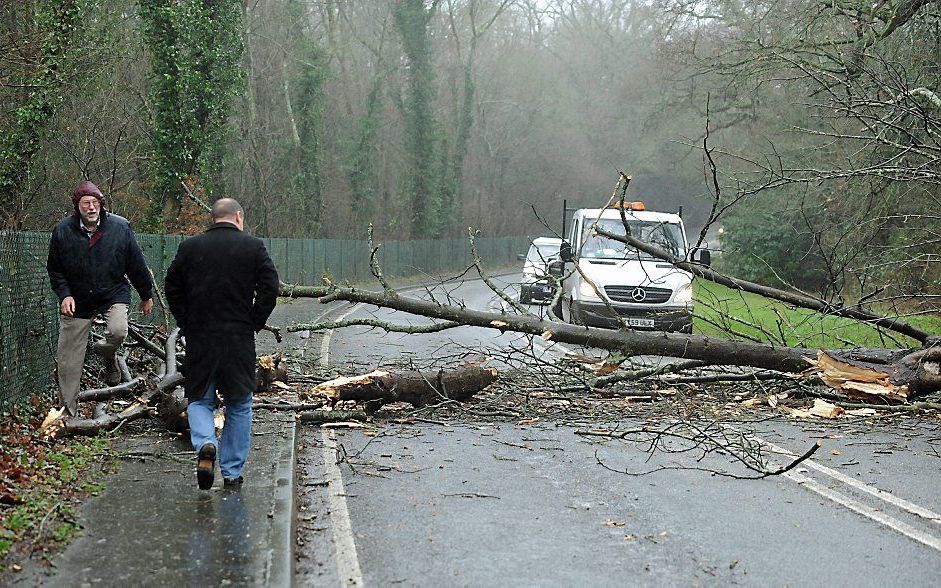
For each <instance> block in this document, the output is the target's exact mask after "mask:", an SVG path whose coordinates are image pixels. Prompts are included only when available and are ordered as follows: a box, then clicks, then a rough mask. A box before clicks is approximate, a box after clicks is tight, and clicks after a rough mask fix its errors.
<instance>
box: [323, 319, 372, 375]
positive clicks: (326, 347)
mask: <svg viewBox="0 0 941 588" xmlns="http://www.w3.org/2000/svg"><path fill="white" fill-rule="evenodd" d="M360 306H363V304H362V303H360V304H354V305H353V307H352V308H350V309H349V310H347V311H346V312H344V313H343V314H341V315H340V316H339V317H337V319H336V320H335V321H334V322H337V323H338V322H340V321H342V320H343V319H345V318H346V317H348V316H350V315H351V314H353V313H354V312H356V311H357V310H358V309H359V307H360ZM324 314H326V313H324ZM321 316H323V315H321ZM332 336H333V329H330V330H328V331H324V334H323V339H321V340H320V366H321V367H322V368H324V369H328V368H329V367H330V337H332Z"/></svg>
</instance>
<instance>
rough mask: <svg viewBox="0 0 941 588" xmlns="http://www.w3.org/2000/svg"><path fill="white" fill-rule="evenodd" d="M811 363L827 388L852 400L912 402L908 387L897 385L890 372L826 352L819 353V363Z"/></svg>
mask: <svg viewBox="0 0 941 588" xmlns="http://www.w3.org/2000/svg"><path fill="white" fill-rule="evenodd" d="M807 361H809V362H810V363H811V364H812V365H813V366H814V368H813V370H814V371H815V372H816V373H817V374H818V375H819V376H820V379H821V380H823V382H824V383H825V384H826V385H827V386H830V387H831V388H833V389H834V390H838V391H840V392H842V393H843V394H845V395H846V396H847V397H848V398H854V399H859V400H867V401H876V402H878V401H879V400H880V399H881V400H883V401H890V402H893V403H900V402H907V401H908V384H902V385H896V384H893V383H892V376H891V374H888V373H886V372H881V371H878V370H875V369H871V368H869V367H864V366H860V365H854V364H852V363H848V362H846V361H843V360H840V359H837V358H835V357H833V356H832V355H830V354H828V353H827V352H825V351H823V350H820V351H818V352H817V360H816V361H814V360H810V359H808V360H807ZM886 367H889V366H886Z"/></svg>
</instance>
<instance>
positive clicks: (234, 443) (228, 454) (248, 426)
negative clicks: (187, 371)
mask: <svg viewBox="0 0 941 588" xmlns="http://www.w3.org/2000/svg"><path fill="white" fill-rule="evenodd" d="M215 408H216V384H215V382H212V383H211V384H209V387H208V388H207V389H206V393H205V394H204V395H203V397H202V398H200V399H199V400H191V401H190V402H189V406H188V407H187V409H186V417H187V419H188V420H189V424H190V442H191V443H192V444H193V449H195V450H196V452H197V453H198V452H199V450H200V449H201V448H202V447H203V445H205V444H206V443H212V444H214V445H215V444H216V427H215V423H214V422H213V420H212V413H213V411H214V410H215ZM251 439H252V395H251V394H248V395H247V396H246V397H245V398H241V399H238V400H233V399H231V398H229V399H226V400H225V425H224V426H223V427H222V443H220V444H219V446H218V448H219V453H218V460H219V469H220V471H221V472H222V477H223V478H237V477H238V476H239V474H241V473H242V468H243V467H245V460H246V459H247V458H248V450H249V448H250V446H251Z"/></svg>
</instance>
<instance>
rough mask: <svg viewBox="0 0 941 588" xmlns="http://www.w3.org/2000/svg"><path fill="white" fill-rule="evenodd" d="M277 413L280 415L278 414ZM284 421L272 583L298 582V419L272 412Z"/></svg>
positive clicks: (274, 500) (273, 532)
mask: <svg viewBox="0 0 941 588" xmlns="http://www.w3.org/2000/svg"><path fill="white" fill-rule="evenodd" d="M275 414H277V417H275ZM272 418H277V420H279V421H281V422H282V423H283V424H282V427H283V429H282V435H281V437H282V439H283V441H284V442H283V443H282V444H281V452H280V455H279V457H278V459H277V460H276V461H275V463H274V464H273V470H274V471H273V472H272V475H273V478H274V480H275V486H274V492H273V496H272V509H271V515H270V516H271V519H272V522H271V527H272V528H271V559H270V561H269V566H270V567H269V570H268V574H267V577H268V581H267V582H266V584H267V585H269V586H293V585H294V561H295V558H294V556H295V554H294V547H295V537H296V532H297V504H296V497H297V489H296V487H295V486H296V480H297V477H296V476H297V470H296V462H297V455H296V454H297V419H296V418H295V416H294V415H293V414H283V413H272Z"/></svg>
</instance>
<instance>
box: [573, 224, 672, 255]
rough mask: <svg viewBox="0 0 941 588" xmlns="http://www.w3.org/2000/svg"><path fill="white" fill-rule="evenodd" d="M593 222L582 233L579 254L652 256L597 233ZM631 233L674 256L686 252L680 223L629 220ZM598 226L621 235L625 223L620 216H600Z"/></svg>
mask: <svg viewBox="0 0 941 588" xmlns="http://www.w3.org/2000/svg"><path fill="white" fill-rule="evenodd" d="M593 225H594V223H591V224H590V225H588V229H587V231H586V234H585V235H583V239H582V246H581V248H580V250H579V257H589V258H595V259H644V260H652V259H656V258H655V257H653V256H651V255H648V254H646V253H644V252H642V251H639V250H637V249H634V248H633V247H631V246H630V245H628V244H626V243H621V242H620V241H615V240H614V239H609V238H608V237H605V236H602V235H598V234H596V233H595V232H594V231H593V230H592V228H591V227H592V226H593ZM627 226H628V227H629V228H630V231H631V236H632V237H636V238H638V239H640V240H641V241H644V242H645V243H650V244H651V245H655V246H657V247H659V248H661V249H663V250H665V251H667V252H669V253H670V254H672V255H674V256H676V257H680V258H682V257H685V256H686V246H685V239H684V237H683V231H682V230H681V229H680V225H679V224H677V223H665V222H651V221H637V220H628V221H627ZM598 227H599V228H601V229H602V230H604V231H607V232H609V233H614V234H615V235H624V234H625V232H624V224H623V223H622V222H621V220H620V219H600V220H599V221H598Z"/></svg>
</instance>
